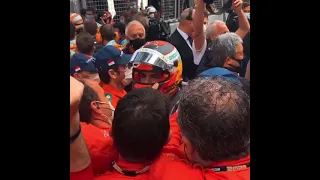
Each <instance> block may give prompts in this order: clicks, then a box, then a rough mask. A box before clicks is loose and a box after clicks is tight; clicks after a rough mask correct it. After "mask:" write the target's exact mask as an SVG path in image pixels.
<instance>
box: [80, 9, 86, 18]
mask: <svg viewBox="0 0 320 180" xmlns="http://www.w3.org/2000/svg"><path fill="white" fill-rule="evenodd" d="M86 13H87V10H86V9H84V8H81V9H80V16H85V15H86Z"/></svg>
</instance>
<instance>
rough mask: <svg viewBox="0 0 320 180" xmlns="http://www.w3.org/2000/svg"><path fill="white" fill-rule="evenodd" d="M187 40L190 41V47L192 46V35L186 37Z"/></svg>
mask: <svg viewBox="0 0 320 180" xmlns="http://www.w3.org/2000/svg"><path fill="white" fill-rule="evenodd" d="M188 41H189V42H190V45H191V47H192V43H193V39H192V37H190V36H189V37H188Z"/></svg>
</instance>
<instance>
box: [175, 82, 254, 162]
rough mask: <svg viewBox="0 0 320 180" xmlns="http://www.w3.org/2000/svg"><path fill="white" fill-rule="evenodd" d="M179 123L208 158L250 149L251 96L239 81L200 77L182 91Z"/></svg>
mask: <svg viewBox="0 0 320 180" xmlns="http://www.w3.org/2000/svg"><path fill="white" fill-rule="evenodd" d="M177 122H178V124H179V126H180V128H181V133H182V134H183V135H184V136H185V137H186V138H187V139H188V140H189V141H190V142H191V144H192V146H193V148H194V149H195V150H196V151H197V152H198V154H199V156H200V157H201V159H202V160H204V161H221V160H230V159H238V158H241V157H245V156H247V155H248V154H249V152H250V97H249V96H248V95H247V94H246V93H245V92H244V91H243V88H242V87H241V86H240V84H238V83H237V82H235V81H232V80H227V79H225V78H224V77H220V76H214V77H198V78H196V79H194V80H192V81H189V82H188V85H187V86H185V87H184V89H183V90H182V96H181V100H180V103H179V111H178V119H177Z"/></svg>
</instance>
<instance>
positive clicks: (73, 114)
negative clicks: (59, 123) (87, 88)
mask: <svg viewBox="0 0 320 180" xmlns="http://www.w3.org/2000/svg"><path fill="white" fill-rule="evenodd" d="M83 89H84V85H83V84H82V83H81V82H79V81H77V80H76V79H74V78H73V77H71V76H70V179H77V178H75V177H78V176H77V174H79V175H80V174H81V177H85V178H83V180H84V179H87V180H90V179H93V172H92V169H91V168H90V167H89V168H88V166H89V165H90V163H91V159H90V155H89V152H88V149H87V146H86V143H85V141H84V139H83V137H82V134H81V129H80V120H79V118H80V115H79V103H80V100H81V97H82V94H83ZM79 131H80V133H79ZM77 134H78V136H77ZM71 137H74V138H75V139H74V138H73V139H74V140H73V142H72V141H71ZM86 168H87V169H86ZM85 169H86V170H85ZM83 170H85V171H83ZM91 177H92V178H91ZM81 179H82V178H81Z"/></svg>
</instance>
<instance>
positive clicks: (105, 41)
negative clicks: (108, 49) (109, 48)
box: [102, 40, 110, 46]
mask: <svg viewBox="0 0 320 180" xmlns="http://www.w3.org/2000/svg"><path fill="white" fill-rule="evenodd" d="M108 42H110V41H108V40H103V43H102V44H103V45H104V46H105V45H107V44H108Z"/></svg>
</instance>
